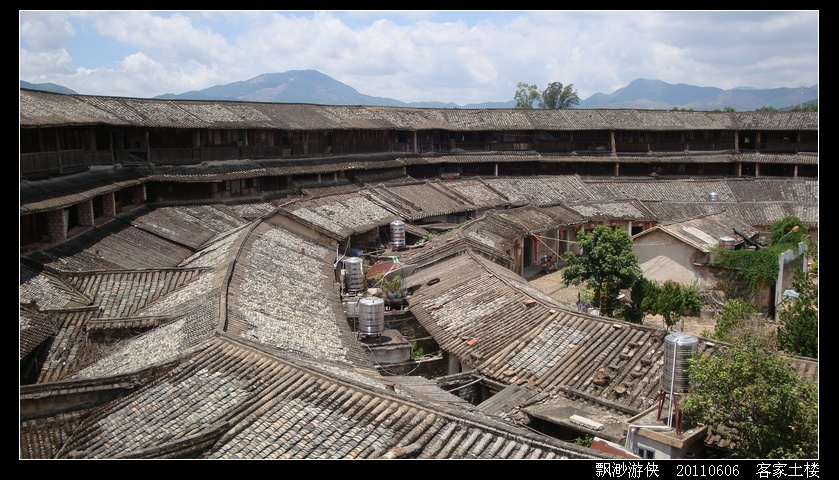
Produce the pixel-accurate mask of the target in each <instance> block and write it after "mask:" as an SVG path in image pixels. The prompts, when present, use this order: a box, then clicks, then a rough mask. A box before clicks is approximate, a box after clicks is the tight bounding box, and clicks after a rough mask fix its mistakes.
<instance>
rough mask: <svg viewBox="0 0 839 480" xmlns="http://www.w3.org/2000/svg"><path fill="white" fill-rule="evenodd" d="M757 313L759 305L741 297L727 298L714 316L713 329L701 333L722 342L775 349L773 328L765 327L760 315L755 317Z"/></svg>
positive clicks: (775, 342) (776, 346)
mask: <svg viewBox="0 0 839 480" xmlns="http://www.w3.org/2000/svg"><path fill="white" fill-rule="evenodd" d="M757 313H760V307H758V306H757V305H754V304H752V303H750V302H748V301H746V300H743V299H742V298H734V299H731V300H728V301H727V302H726V303H725V305H724V306H723V309H722V310H721V311H720V312H719V313H718V314H717V316H716V317H715V326H714V331H713V332H702V335H703V336H706V337H708V338H713V339H714V340H719V341H722V342H728V343H745V344H753V345H757V346H758V347H760V348H762V349H764V350H767V351H777V350H778V342H777V340H776V339H775V331H774V329H771V328H767V324H766V321H765V320H764V319H763V318H762V317H761V318H755V314H757Z"/></svg>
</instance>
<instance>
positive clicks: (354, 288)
mask: <svg viewBox="0 0 839 480" xmlns="http://www.w3.org/2000/svg"><path fill="white" fill-rule="evenodd" d="M344 270H345V272H346V274H345V275H346V277H345V278H346V281H347V290H348V291H350V292H360V291H362V290H364V281H365V280H364V267H363V265H362V260H361V258H359V257H349V258H347V259H346V260H344Z"/></svg>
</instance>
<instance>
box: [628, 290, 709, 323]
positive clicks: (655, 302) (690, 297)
mask: <svg viewBox="0 0 839 480" xmlns="http://www.w3.org/2000/svg"><path fill="white" fill-rule="evenodd" d="M645 291H646V296H645V297H644V299H643V301H642V308H643V310H644V311H645V312H648V313H650V314H652V315H661V316H662V317H664V323H665V326H666V327H667V328H671V327H672V326H673V325H675V324H676V323H677V322H678V321H679V320H680V319H681V318H682V315H684V314H685V312H687V311H688V310H699V309H700V308H702V297H701V296H700V295H699V284H698V283H693V284H691V285H688V286H685V285H682V284H680V283H677V282H674V281H672V280H667V281H666V282H664V284H662V285H661V287H657V288H656V289H650V288H649V287H647V288H646V290H645Z"/></svg>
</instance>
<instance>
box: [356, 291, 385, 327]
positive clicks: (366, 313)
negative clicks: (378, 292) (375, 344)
mask: <svg viewBox="0 0 839 480" xmlns="http://www.w3.org/2000/svg"><path fill="white" fill-rule="evenodd" d="M384 330H385V301H384V300H382V299H381V298H379V297H364V298H362V299H360V300H359V301H358V332H359V333H361V334H363V335H381V334H382V332H383V331H384Z"/></svg>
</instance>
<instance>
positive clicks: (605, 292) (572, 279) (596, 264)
mask: <svg viewBox="0 0 839 480" xmlns="http://www.w3.org/2000/svg"><path fill="white" fill-rule="evenodd" d="M577 237H578V240H577V245H578V246H579V247H580V248H581V249H582V251H583V253H582V254H580V255H578V254H576V253H574V252H566V253H565V254H564V257H565V261H566V266H565V268H563V269H562V280H563V282H564V283H565V285H579V284H581V283H583V282H585V283H586V285H587V287H588V288H589V289H591V290H592V292H593V298H592V302H593V304H594V306H595V307H597V308H599V309H600V311H601V314H605V315H607V316H614V315H615V313H616V306H617V304H618V295H619V294H620V291H621V290H622V289H626V288H629V287H630V286H632V285H634V284H635V282H636V281H637V280H638V279H639V278H641V277H642V274H641V267H640V265H639V264H638V257H637V256H636V255H635V253H633V252H632V237H631V236H630V235H629V233H627V232H626V231H625V230H622V229H620V228H610V227H607V226H604V225H600V226H598V227H597V228H595V229H594V231H592V232H591V233H588V234H586V233H585V232H583V231H582V230H581V231H579V232H577Z"/></svg>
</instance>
